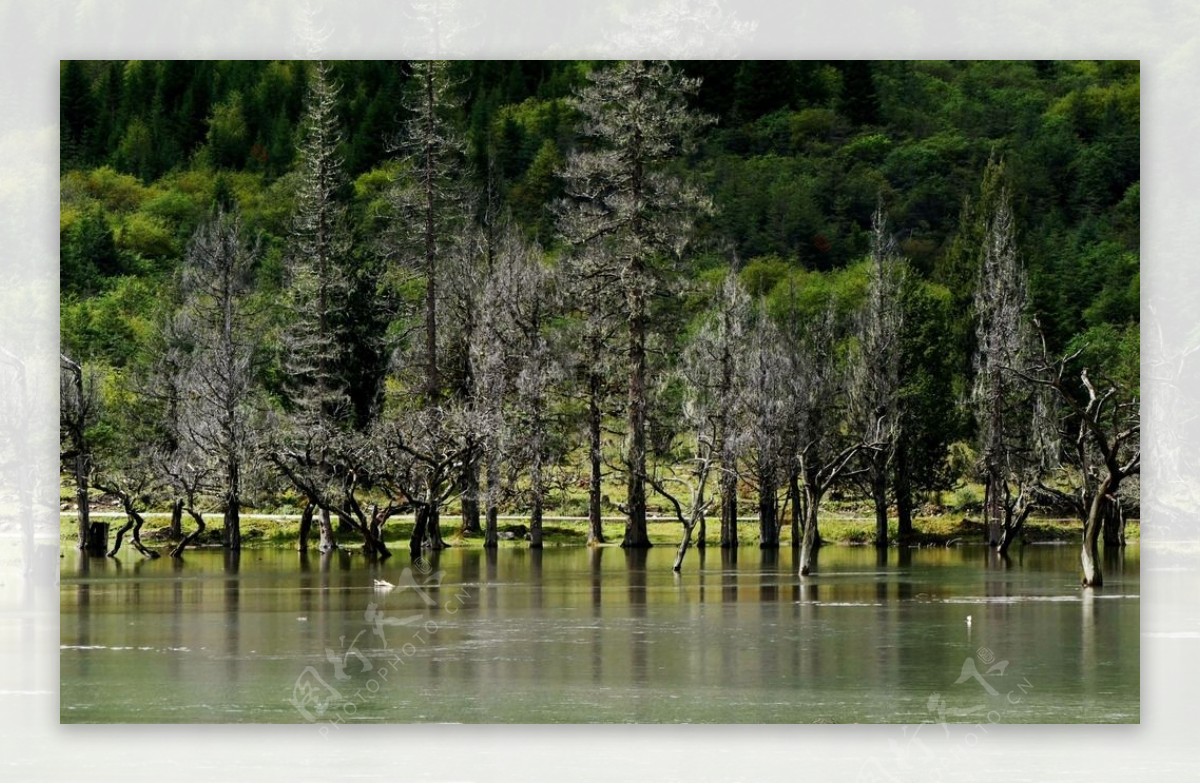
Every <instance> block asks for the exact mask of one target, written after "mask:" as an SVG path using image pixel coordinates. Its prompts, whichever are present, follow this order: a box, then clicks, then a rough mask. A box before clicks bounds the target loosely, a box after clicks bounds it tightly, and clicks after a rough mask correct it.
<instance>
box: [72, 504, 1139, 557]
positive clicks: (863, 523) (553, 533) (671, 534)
mask: <svg viewBox="0 0 1200 784" xmlns="http://www.w3.org/2000/svg"><path fill="white" fill-rule="evenodd" d="M93 517H94V519H96V520H106V521H108V522H109V523H110V531H112V530H115V529H116V528H117V527H118V526H120V525H121V524H122V523H123V522H124V517H123V515H120V514H118V513H113V512H105V511H97V512H94V513H93ZM145 517H146V525H145V527H144V528H143V533H142V539H143V541H144V542H145V543H146V544H147V545H151V546H153V545H154V543H156V542H165V541H166V540H167V538H168V536H167V525H168V523H169V521H170V516H169V515H167V514H165V513H149V514H146V515H145ZM207 523H208V528H207V530H206V531H205V535H204V536H203V537H202V538H201V543H202V544H219V543H220V538H221V517H220V515H219V514H213V515H211V516H209V517H208V518H207ZM412 527H413V520H412V518H411V517H399V518H393V519H392V520H391V521H389V522H388V525H387V527H386V529H385V532H386V538H387V541H388V546H389V547H393V548H400V547H404V546H407V542H408V538H409V536H410V535H411V533H412ZM648 527H649V532H650V541H651V542H653V543H654V544H655V545H677V544H678V543H679V537H680V534H681V529H680V526H679V523H677V522H675V521H671V520H655V521H651V522H650V523H649V526H648ZM458 528H459V519H458V517H457V516H455V515H446V516H443V517H442V530H443V532H444V534H445V536H446V539H447V541H448V542H449V543H450V544H452V545H457V546H465V547H482V546H483V537H482V535H474V536H467V537H464V536H462V535H461V534H460V532H459V530H458ZM527 528H528V520H526V519H524V518H520V517H505V518H502V519H501V521H500V530H501V531H502V532H507V533H513V534H514V536H515V538H513V539H506V540H503V541H501V543H500V544H501V546H503V547H525V546H526V544H525V542H524V540H523V538H522V537H523V533H524V530H525V529H527ZM191 529H192V523H191V521H190V520H188V519H186V518H185V520H184V533H187V532H188V531H190V530H191ZM915 529H916V533H915V536H914V540H913V544H917V545H945V544H949V543H956V544H957V543H964V544H973V543H977V542H980V541H982V539H983V525H982V523H980V522H977V521H974V520H970V519H967V518H961V517H958V518H952V517H951V516H949V515H941V516H937V517H919V518H917V519H916V521H915ZM299 530H300V520H299V515H292V514H279V515H257V514H247V515H245V516H243V518H242V539H243V541H244V543H245V544H246V545H247V546H250V547H253V546H256V545H265V546H282V545H292V544H294V543H295V542H296V539H297V537H298V536H299ZM542 531H543V539H544V542H545V545H546V546H547V547H560V546H573V545H583V544H586V542H587V521H586V520H583V519H580V518H548V519H546V521H545V522H544V523H543V526H542ZM75 532H76V528H75V517H74V515H73V514H72V513H69V512H64V513H62V516H61V536H62V539H63V541H71V540H73V539H74V537H75ZM623 532H624V523H623V522H622V521H621V520H620V519H619V518H612V519H610V520H607V521H606V522H605V523H604V536H605V539H606V540H607V541H608V542H609V543H618V542H620V541H621V536H622V534H623ZM874 532H875V521H874V518H869V517H846V516H833V515H830V516H828V517H825V518H823V519H822V521H821V536H822V537H823V538H824V539H825V541H826V542H829V543H834V544H851V545H863V544H869V543H870V542H871V541H872V538H873V537H874ZM314 533H315V532H314ZM1081 533H1082V525H1081V523H1080V522H1079V521H1077V520H1068V519H1061V518H1055V519H1049V518H1042V519H1038V518H1034V519H1030V520H1029V521H1028V522H1027V523H1026V525H1025V532H1024V539H1025V541H1026V542H1073V541H1078V540H1079V538H1080V535H1081ZM1139 533H1140V532H1139V525H1138V521H1136V520H1132V521H1130V522H1129V523H1128V525H1127V527H1126V536H1127V538H1128V539H1129V540H1130V541H1137V540H1138V538H1139ZM339 538H340V539H341V541H343V543H345V544H347V545H348V546H354V545H356V544H357V542H358V541H359V540H358V537H357V536H356V535H355V534H354V533H353V532H347V533H343V534H341V535H340V537H339ZM739 538H740V540H741V541H742V543H744V544H752V543H754V542H756V541H757V540H758V523H757V521H755V520H754V519H752V518H747V519H744V520H743V521H742V522H741V524H740V526H739ZM314 539H315V537H314ZM782 539H783V541H782V543H783V545H784V546H790V544H791V541H790V528H789V527H788V526H786V525H785V526H784V529H783V535H782ZM889 539H890V540H891V541H892V543H893V544H894V543H895V542H896V524H895V522H894V521H893V522H892V523H891V525H890V527H889ZM705 541H706V542H707V543H708V544H711V545H716V544H717V543H718V528H717V526H716V525H715V521H710V525H709V529H708V535H707V537H706V540H705Z"/></svg>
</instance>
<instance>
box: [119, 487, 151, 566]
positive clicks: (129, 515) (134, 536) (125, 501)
mask: <svg viewBox="0 0 1200 784" xmlns="http://www.w3.org/2000/svg"><path fill="white" fill-rule="evenodd" d="M121 505H122V506H124V507H125V520H126V522H125V525H123V526H121V527H120V528H119V529H118V530H117V536H116V539H115V540H114V541H113V547H112V550H109V552H108V557H109V558H113V557H115V556H116V554H117V551H118V550H120V549H121V540H122V539H123V538H124V536H125V533H126V532H127V531H128V532H130V534H129V543H130V544H132V545H133V548H134V549H135V550H137V551H138V552H139V553H141V554H142V555H144V556H146V557H147V558H157V557H158V553H156V552H154V551H153V550H150V549H148V548H147V547H146V546H145V545H143V544H142V526H143V525H145V524H146V520H145V518H143V517H142V515H141V514H140V513H139V512H138V511H137V509H135V508H134V506H133V499H131V498H128V497H124V498H122V499H121Z"/></svg>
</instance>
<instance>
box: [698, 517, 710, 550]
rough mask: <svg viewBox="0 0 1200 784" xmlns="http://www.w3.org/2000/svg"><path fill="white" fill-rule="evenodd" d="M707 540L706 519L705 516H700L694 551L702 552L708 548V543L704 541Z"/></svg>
mask: <svg viewBox="0 0 1200 784" xmlns="http://www.w3.org/2000/svg"><path fill="white" fill-rule="evenodd" d="M707 538H708V517H707V516H706V515H701V516H700V523H699V525H698V526H697V529H696V549H697V550H703V549H704V548H705V547H707V546H708V543H707V542H706V541H705V539H707Z"/></svg>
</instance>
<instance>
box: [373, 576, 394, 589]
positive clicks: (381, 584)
mask: <svg viewBox="0 0 1200 784" xmlns="http://www.w3.org/2000/svg"><path fill="white" fill-rule="evenodd" d="M375 587H376V588H378V589H379V590H381V591H384V590H391V589H392V588H395V587H396V586H394V585H392V584H391V583H389V582H388V581H387V580H380V579H379V578H378V577H376V578H375Z"/></svg>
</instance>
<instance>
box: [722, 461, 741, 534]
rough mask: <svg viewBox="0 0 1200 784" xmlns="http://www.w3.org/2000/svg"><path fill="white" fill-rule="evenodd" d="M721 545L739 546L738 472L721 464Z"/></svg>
mask: <svg viewBox="0 0 1200 784" xmlns="http://www.w3.org/2000/svg"><path fill="white" fill-rule="evenodd" d="M720 493H721V547H725V548H728V547H737V546H738V535H737V513H738V504H737V473H736V472H735V471H734V470H733V467H732V466H728V465H722V466H721V488H720Z"/></svg>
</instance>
